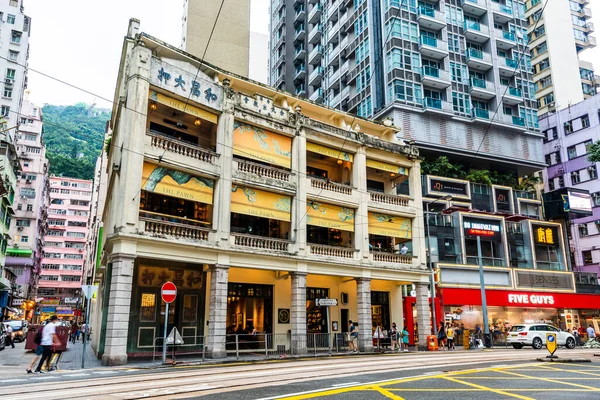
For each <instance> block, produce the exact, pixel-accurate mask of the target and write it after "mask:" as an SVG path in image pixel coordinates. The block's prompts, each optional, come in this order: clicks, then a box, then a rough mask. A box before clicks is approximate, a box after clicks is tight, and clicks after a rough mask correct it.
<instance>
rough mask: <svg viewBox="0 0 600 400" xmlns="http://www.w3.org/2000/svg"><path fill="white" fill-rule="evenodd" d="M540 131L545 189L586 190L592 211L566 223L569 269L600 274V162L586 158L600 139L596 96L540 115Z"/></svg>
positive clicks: (599, 106) (598, 107)
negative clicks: (599, 175)
mask: <svg viewBox="0 0 600 400" xmlns="http://www.w3.org/2000/svg"><path fill="white" fill-rule="evenodd" d="M540 125H541V127H542V130H543V133H544V136H545V137H544V154H545V156H546V163H547V164H548V165H549V167H548V168H547V169H546V170H544V182H545V187H544V189H545V190H546V191H553V190H557V189H560V188H564V187H572V188H576V189H584V190H588V191H589V192H590V194H591V197H592V215H589V216H586V217H583V218H578V219H574V220H572V221H571V223H570V228H571V232H570V236H571V237H570V246H571V255H572V260H571V262H572V264H573V270H575V271H579V272H587V273H591V274H594V275H595V281H596V282H597V278H598V275H599V274H600V240H598V238H600V180H599V179H598V170H599V169H600V163H593V162H590V161H589V160H588V158H587V157H588V150H589V146H590V145H591V144H592V143H595V142H596V141H598V140H600V96H594V97H591V98H589V99H587V100H585V101H582V102H581V103H578V104H575V105H573V106H571V107H569V108H567V109H564V110H561V111H559V112H556V113H552V114H547V115H546V116H544V117H541V118H540Z"/></svg>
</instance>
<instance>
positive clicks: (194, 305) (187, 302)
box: [183, 294, 198, 322]
mask: <svg viewBox="0 0 600 400" xmlns="http://www.w3.org/2000/svg"><path fill="white" fill-rule="evenodd" d="M197 318H198V296H196V295H191V294H186V295H184V296H183V322H196V320H197Z"/></svg>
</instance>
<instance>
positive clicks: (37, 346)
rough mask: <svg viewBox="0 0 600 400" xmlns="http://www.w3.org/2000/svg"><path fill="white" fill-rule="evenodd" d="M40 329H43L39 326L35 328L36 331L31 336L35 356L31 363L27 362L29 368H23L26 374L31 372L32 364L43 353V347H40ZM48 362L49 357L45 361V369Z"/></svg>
mask: <svg viewBox="0 0 600 400" xmlns="http://www.w3.org/2000/svg"><path fill="white" fill-rule="evenodd" d="M42 330H43V327H39V328H38V329H37V331H36V332H35V336H34V337H33V343H35V357H33V360H31V364H29V368H27V369H26V370H25V371H27V373H28V374H33V371H32V368H33V366H34V365H35V363H37V362H38V360H39V359H40V357H41V356H42V354H43V353H44V348H43V347H42ZM49 364H50V359H48V361H47V362H46V369H48V365H49Z"/></svg>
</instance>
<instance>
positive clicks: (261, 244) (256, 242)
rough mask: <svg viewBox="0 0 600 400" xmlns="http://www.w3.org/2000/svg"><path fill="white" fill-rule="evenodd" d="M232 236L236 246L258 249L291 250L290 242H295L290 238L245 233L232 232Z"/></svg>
mask: <svg viewBox="0 0 600 400" xmlns="http://www.w3.org/2000/svg"><path fill="white" fill-rule="evenodd" d="M231 237H232V238H233V244H234V245H235V246H239V247H248V248H252V249H257V250H268V251H282V252H289V248H290V244H292V243H293V242H291V241H289V240H284V239H276V238H269V237H263V236H254V235H247V234H243V233H232V234H231Z"/></svg>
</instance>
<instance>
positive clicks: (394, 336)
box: [388, 322, 402, 352]
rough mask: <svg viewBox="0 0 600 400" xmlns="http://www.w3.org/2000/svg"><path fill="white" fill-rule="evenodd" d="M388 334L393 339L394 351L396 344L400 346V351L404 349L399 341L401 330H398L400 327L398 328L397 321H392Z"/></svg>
mask: <svg viewBox="0 0 600 400" xmlns="http://www.w3.org/2000/svg"><path fill="white" fill-rule="evenodd" d="M388 336H389V337H390V340H391V341H392V351H393V352H395V351H396V346H398V351H400V350H402V348H401V346H400V344H399V343H398V338H399V337H400V332H398V328H396V323H395V322H392V327H391V328H390V330H389V332H388Z"/></svg>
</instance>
